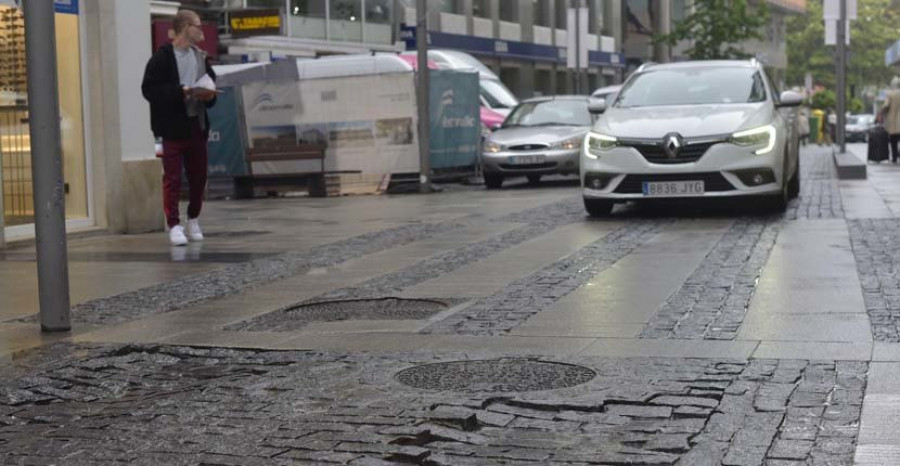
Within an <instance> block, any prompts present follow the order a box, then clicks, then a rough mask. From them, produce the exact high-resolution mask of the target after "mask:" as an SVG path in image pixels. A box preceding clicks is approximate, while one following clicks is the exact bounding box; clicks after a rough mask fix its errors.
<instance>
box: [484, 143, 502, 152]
mask: <svg viewBox="0 0 900 466" xmlns="http://www.w3.org/2000/svg"><path fill="white" fill-rule="evenodd" d="M502 151H503V146H502V145H500V144H497V143H496V142H494V141H485V142H484V152H485V153H486V154H496V153H498V152H502Z"/></svg>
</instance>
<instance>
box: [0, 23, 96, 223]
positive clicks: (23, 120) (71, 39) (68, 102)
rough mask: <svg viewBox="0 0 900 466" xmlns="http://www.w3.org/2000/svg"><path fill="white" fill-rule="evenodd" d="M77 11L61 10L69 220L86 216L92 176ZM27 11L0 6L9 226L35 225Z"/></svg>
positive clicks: (0, 114)
mask: <svg viewBox="0 0 900 466" xmlns="http://www.w3.org/2000/svg"><path fill="white" fill-rule="evenodd" d="M78 28H79V24H78V15H77V14H64V13H57V14H56V54H57V73H58V76H57V81H58V84H59V110H60V129H61V137H62V158H63V179H64V182H65V192H66V198H65V205H66V217H67V218H86V217H87V216H88V205H87V175H86V162H85V150H84V122H83V117H82V95H81V61H80V60H81V58H80V57H81V54H80V41H79V32H78ZM24 32H25V21H24V17H23V16H22V12H21V11H20V10H18V9H16V8H12V7H0V180H2V191H3V219H4V225H5V226H7V227H10V226H17V225H24V224H30V223H34V192H33V185H32V179H31V143H30V136H29V127H28V91H27V87H26V84H27V80H26V70H25V34H24Z"/></svg>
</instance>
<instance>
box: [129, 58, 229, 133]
mask: <svg viewBox="0 0 900 466" xmlns="http://www.w3.org/2000/svg"><path fill="white" fill-rule="evenodd" d="M195 51H196V52H197V53H198V54H200V55H198V57H200V58H201V59H202V61H203V62H204V63H205V65H206V73H207V74H208V75H209V77H210V78H212V79H213V81H215V79H216V73H215V72H213V69H212V66H211V65H210V64H209V59H208V58H207V57H206V53H204V52H203V51H201V50H200V49H196V48H195ZM141 92H142V93H143V94H144V98H145V99H147V101H148V102H150V126H151V127H152V128H153V134H154V135H155V136H156V137H159V138H163V139H170V140H175V139H188V138H190V137H191V121H190V118H189V117H188V116H187V108H186V106H185V100H184V92H183V91H182V89H181V81H180V79H179V77H178V64H177V63H176V62H175V48H174V47H173V46H172V44H166V45H163V46H162V47H160V48H159V50H157V51H156V53H154V54H153V56H152V57H150V61H148V62H147V68H146V69H145V70H144V82H143V83H141ZM215 103H216V99H213V100H211V101H209V102H207V103H206V108H209V107H212V106H213V105H215ZM199 118H200V126H201V128H203V129H204V130H205V131H209V124H208V121H209V117H208V116H207V114H206V111H205V110H204V111H203V112H202V115H199Z"/></svg>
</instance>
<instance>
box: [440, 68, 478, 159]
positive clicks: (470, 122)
mask: <svg viewBox="0 0 900 466" xmlns="http://www.w3.org/2000/svg"><path fill="white" fill-rule="evenodd" d="M478 93H479V86H478V75H477V74H476V73H461V72H458V71H446V70H441V71H432V72H431V89H429V96H430V103H429V105H430V106H429V110H430V113H431V118H430V123H431V141H430V149H431V150H430V152H431V167H432V168H433V169H435V170H438V169H446V168H460V167H473V168H474V166H475V162H476V160H477V157H478V142H479V140H480V138H481V133H480V122H479V119H480V113H479V111H480V108H479V106H480V102H479V98H478Z"/></svg>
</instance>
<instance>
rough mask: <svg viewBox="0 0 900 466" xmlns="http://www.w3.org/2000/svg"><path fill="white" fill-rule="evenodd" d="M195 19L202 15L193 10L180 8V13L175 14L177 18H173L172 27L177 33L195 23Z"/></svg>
mask: <svg viewBox="0 0 900 466" xmlns="http://www.w3.org/2000/svg"><path fill="white" fill-rule="evenodd" d="M195 19H200V15H198V14H197V12H195V11H192V10H178V13H176V14H175V19H173V20H172V29H174V30H175V34H179V33H181V31H183V30H184V29H185V28H187V27H188V26H190V25H191V24H193V23H194V20H195Z"/></svg>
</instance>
